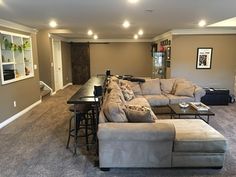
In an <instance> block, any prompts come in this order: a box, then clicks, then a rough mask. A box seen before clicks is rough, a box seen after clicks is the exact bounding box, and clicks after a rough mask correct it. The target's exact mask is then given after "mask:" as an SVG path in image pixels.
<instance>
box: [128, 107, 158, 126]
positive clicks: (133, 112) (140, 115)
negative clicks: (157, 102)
mask: <svg viewBox="0 0 236 177" xmlns="http://www.w3.org/2000/svg"><path fill="white" fill-rule="evenodd" d="M124 111H125V114H126V117H127V119H128V121H129V122H147V123H153V122H155V120H157V117H156V116H155V114H154V113H153V112H152V110H151V109H150V108H148V107H145V106H139V105H125V109H124Z"/></svg>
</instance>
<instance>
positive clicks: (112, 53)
mask: <svg viewBox="0 0 236 177" xmlns="http://www.w3.org/2000/svg"><path fill="white" fill-rule="evenodd" d="M106 69H110V70H111V74H114V75H116V74H119V75H124V74H131V75H134V76H151V73H152V58H151V43H141V42H140V43H108V44H91V45H90V71H91V76H93V75H96V74H104V73H105V70H106Z"/></svg>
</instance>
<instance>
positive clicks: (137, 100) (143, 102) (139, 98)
mask: <svg viewBox="0 0 236 177" xmlns="http://www.w3.org/2000/svg"><path fill="white" fill-rule="evenodd" d="M126 104H128V105H140V106H145V107H149V108H150V107H151V106H150V104H149V103H148V101H147V100H146V99H145V98H144V97H143V96H136V97H135V98H134V99H132V100H130V101H127V102H126Z"/></svg>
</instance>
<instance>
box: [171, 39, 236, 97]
mask: <svg viewBox="0 0 236 177" xmlns="http://www.w3.org/2000/svg"><path fill="white" fill-rule="evenodd" d="M235 46H236V35H185V36H173V39H172V59H171V60H172V61H171V76H172V77H185V78H187V79H189V80H192V81H193V82H195V83H197V84H200V85H201V86H204V87H216V88H227V89H230V90H231V92H232V93H233V88H234V76H235V70H236V50H235ZM198 47H212V48H213V55H212V65H211V69H196V57H197V48H198Z"/></svg>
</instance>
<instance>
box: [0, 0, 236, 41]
mask: <svg viewBox="0 0 236 177" xmlns="http://www.w3.org/2000/svg"><path fill="white" fill-rule="evenodd" d="M1 1H2V2H3V3H2V5H0V18H1V19H4V20H9V21H12V22H16V23H20V24H22V25H26V26H29V27H33V28H36V29H47V28H49V27H48V22H49V20H50V19H55V20H56V21H57V22H58V27H57V28H58V29H65V30H60V31H61V32H59V34H60V35H61V36H64V37H68V38H78V39H86V38H88V36H87V30H88V29H92V30H93V31H95V32H96V33H97V34H98V36H99V38H100V39H132V38H133V35H134V34H135V33H137V31H138V30H139V29H140V28H142V29H143V30H144V35H143V37H142V38H143V39H151V38H153V37H155V36H157V35H159V34H162V33H164V32H167V31H169V30H172V29H192V28H198V27H197V24H198V21H199V20H200V19H206V21H207V23H208V24H213V23H216V22H218V21H221V20H225V19H227V18H232V17H235V16H236V9H235V7H236V0H225V1H224V0H139V3H137V4H129V3H128V2H127V0H0V2H1ZM125 19H127V20H129V21H130V23H131V27H130V28H129V29H123V28H122V23H123V21H124V20H125Z"/></svg>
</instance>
